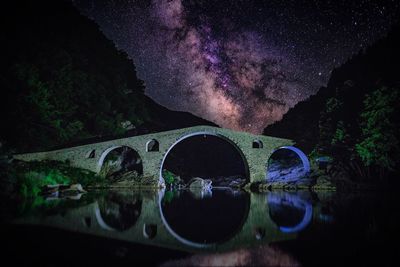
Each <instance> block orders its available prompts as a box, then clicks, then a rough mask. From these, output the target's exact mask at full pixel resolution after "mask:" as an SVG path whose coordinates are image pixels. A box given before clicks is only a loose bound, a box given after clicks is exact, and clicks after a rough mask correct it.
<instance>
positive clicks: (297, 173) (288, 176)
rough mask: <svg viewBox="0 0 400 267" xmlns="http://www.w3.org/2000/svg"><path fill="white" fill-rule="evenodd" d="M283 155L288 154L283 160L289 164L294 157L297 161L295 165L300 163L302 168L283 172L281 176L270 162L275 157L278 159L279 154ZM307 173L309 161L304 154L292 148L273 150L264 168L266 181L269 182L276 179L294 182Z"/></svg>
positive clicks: (284, 147) (285, 147) (283, 147)
mask: <svg viewBox="0 0 400 267" xmlns="http://www.w3.org/2000/svg"><path fill="white" fill-rule="evenodd" d="M283 153H289V154H287V157H288V158H287V159H285V158H283V160H286V161H287V162H289V161H290V160H291V159H290V158H292V160H293V158H294V157H296V160H297V161H298V162H297V163H301V166H302V167H299V168H298V169H294V168H293V169H292V170H290V171H285V172H284V173H285V174H284V175H283V176H282V172H281V171H280V170H279V169H276V166H274V165H273V163H272V162H273V160H274V157H275V156H278V157H279V156H280V155H279V154H283ZM287 162H286V163H287ZM309 172H310V161H309V160H308V157H307V156H306V155H305V154H304V152H303V151H301V150H300V149H298V148H297V147H294V146H281V147H278V148H277V149H275V150H273V151H272V153H271V154H270V156H269V158H268V161H267V166H266V179H267V181H269V182H273V181H275V180H278V179H279V180H286V181H295V180H298V179H300V178H302V177H304V176H305V175H307V174H308V173H309Z"/></svg>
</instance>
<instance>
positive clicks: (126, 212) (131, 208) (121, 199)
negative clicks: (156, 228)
mask: <svg viewBox="0 0 400 267" xmlns="http://www.w3.org/2000/svg"><path fill="white" fill-rule="evenodd" d="M99 208H100V214H101V217H102V219H103V220H104V222H105V223H106V224H107V225H108V226H109V227H110V228H112V229H115V230H118V231H124V230H127V229H129V228H131V227H132V226H134V225H135V224H136V221H137V220H138V218H139V216H140V214H141V211H142V199H141V198H140V197H139V196H137V195H132V194H127V195H124V194H120V193H115V192H111V193H109V194H108V195H107V196H105V197H104V198H103V199H102V200H101V201H99Z"/></svg>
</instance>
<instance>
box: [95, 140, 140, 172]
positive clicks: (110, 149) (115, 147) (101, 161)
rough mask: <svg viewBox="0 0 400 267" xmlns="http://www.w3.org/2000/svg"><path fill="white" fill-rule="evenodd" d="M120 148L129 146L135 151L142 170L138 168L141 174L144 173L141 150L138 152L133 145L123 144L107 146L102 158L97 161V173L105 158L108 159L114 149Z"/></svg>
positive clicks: (129, 148)
mask: <svg viewBox="0 0 400 267" xmlns="http://www.w3.org/2000/svg"><path fill="white" fill-rule="evenodd" d="M119 148H127V149H128V150H130V151H131V152H133V153H134V155H135V156H136V157H137V161H138V162H137V164H138V166H139V165H140V170H138V174H140V175H141V174H143V164H142V162H141V159H142V157H141V155H140V154H139V152H138V151H137V150H135V149H133V148H132V147H129V146H125V145H121V146H112V147H109V148H107V149H106V150H104V151H103V153H102V154H101V156H100V159H99V161H98V163H97V168H96V172H97V173H100V171H101V168H102V167H103V164H104V160H105V159H106V157H107V156H108V155H109V154H110V153H111V152H112V151H113V150H115V149H119Z"/></svg>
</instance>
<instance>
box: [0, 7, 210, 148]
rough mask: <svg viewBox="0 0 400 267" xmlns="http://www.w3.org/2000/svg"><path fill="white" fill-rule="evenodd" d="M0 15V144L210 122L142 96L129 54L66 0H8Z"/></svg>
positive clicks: (67, 140) (45, 143)
mask: <svg viewBox="0 0 400 267" xmlns="http://www.w3.org/2000/svg"><path fill="white" fill-rule="evenodd" d="M0 20H1V21H0V29H1V32H2V49H1V52H0V53H1V59H2V60H1V62H0V86H1V89H2V97H1V98H0V99H1V100H0V114H1V115H0V118H1V122H2V124H3V127H2V128H3V130H2V131H1V134H0V143H1V146H2V148H4V147H7V148H8V149H12V150H15V151H34V150H42V149H48V148H50V147H54V146H57V145H60V144H72V143H76V142H81V141H82V140H85V139H88V138H89V139H101V138H103V137H106V136H107V137H110V136H123V135H135V134H142V133H149V132H157V131H164V130H170V129H176V128H182V127H189V126H195V125H200V124H206V125H214V126H215V124H213V123H210V122H208V121H206V120H203V119H201V118H198V117H196V116H194V115H192V114H189V113H184V112H176V111H171V110H168V109H166V108H164V107H162V106H160V105H159V104H157V103H155V102H154V101H153V100H151V99H150V98H149V97H147V96H146V95H145V94H144V92H145V90H146V88H145V87H144V83H143V81H141V80H140V79H138V77H137V75H136V70H135V66H134V62H132V61H131V60H130V59H128V56H127V54H126V53H124V52H122V51H118V50H117V49H116V47H115V45H114V43H113V42H112V41H110V40H108V39H107V38H106V37H105V36H104V35H103V33H102V32H101V31H100V30H99V27H98V25H97V24H95V23H94V22H93V21H91V20H90V19H88V18H86V17H84V16H82V15H81V14H80V13H79V12H78V11H77V10H76V9H75V7H73V5H72V4H71V3H70V2H69V1H13V3H12V4H9V5H7V7H4V8H3V15H2V17H1V18H0ZM4 126H5V127H4Z"/></svg>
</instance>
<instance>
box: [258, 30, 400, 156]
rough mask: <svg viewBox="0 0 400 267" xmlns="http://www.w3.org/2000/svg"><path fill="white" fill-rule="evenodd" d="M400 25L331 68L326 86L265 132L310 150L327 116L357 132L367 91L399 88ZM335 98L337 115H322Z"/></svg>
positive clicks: (355, 133)
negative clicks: (293, 141)
mask: <svg viewBox="0 0 400 267" xmlns="http://www.w3.org/2000/svg"><path fill="white" fill-rule="evenodd" d="M399 47H400V26H399V23H397V24H396V25H394V26H393V28H392V30H391V31H390V32H389V34H388V35H387V36H386V37H385V38H383V39H381V40H379V41H378V42H376V43H375V44H374V45H372V46H371V47H369V48H368V49H366V50H365V51H362V52H360V53H358V54H357V55H354V56H353V57H352V58H350V59H349V60H348V61H347V62H346V63H344V64H343V65H342V66H340V67H339V68H337V69H334V70H333V71H332V74H331V77H330V80H329V82H328V85H327V87H323V88H321V89H320V90H319V91H318V93H317V94H315V95H313V96H311V97H310V98H309V99H307V100H305V101H302V102H299V103H298V104H297V105H296V106H294V107H293V108H292V109H290V110H289V111H288V112H287V113H286V114H285V115H284V116H283V118H282V120H281V121H279V122H276V123H274V124H272V125H270V126H268V127H267V128H265V129H264V132H263V134H265V135H271V136H279V137H283V138H290V139H293V140H295V141H296V143H297V145H298V146H299V147H300V148H302V149H304V150H305V152H307V153H309V152H311V150H312V149H313V148H314V147H315V145H316V144H317V143H318V142H320V131H321V127H320V125H321V124H324V123H325V121H324V120H326V119H329V120H332V121H335V120H341V121H343V123H344V124H345V125H348V129H349V131H350V133H351V134H353V136H357V134H358V133H357V132H359V131H360V129H359V120H360V112H361V110H362V108H363V101H364V99H365V97H366V95H367V94H370V93H371V92H372V91H374V90H376V89H378V88H381V87H389V88H398V87H399V82H400V50H399ZM332 98H335V99H336V100H337V101H338V102H339V103H340V104H341V106H340V112H339V114H337V115H335V116H336V117H328V118H326V116H325V117H323V116H321V115H322V114H323V113H324V112H325V111H326V109H327V100H329V99H332Z"/></svg>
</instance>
